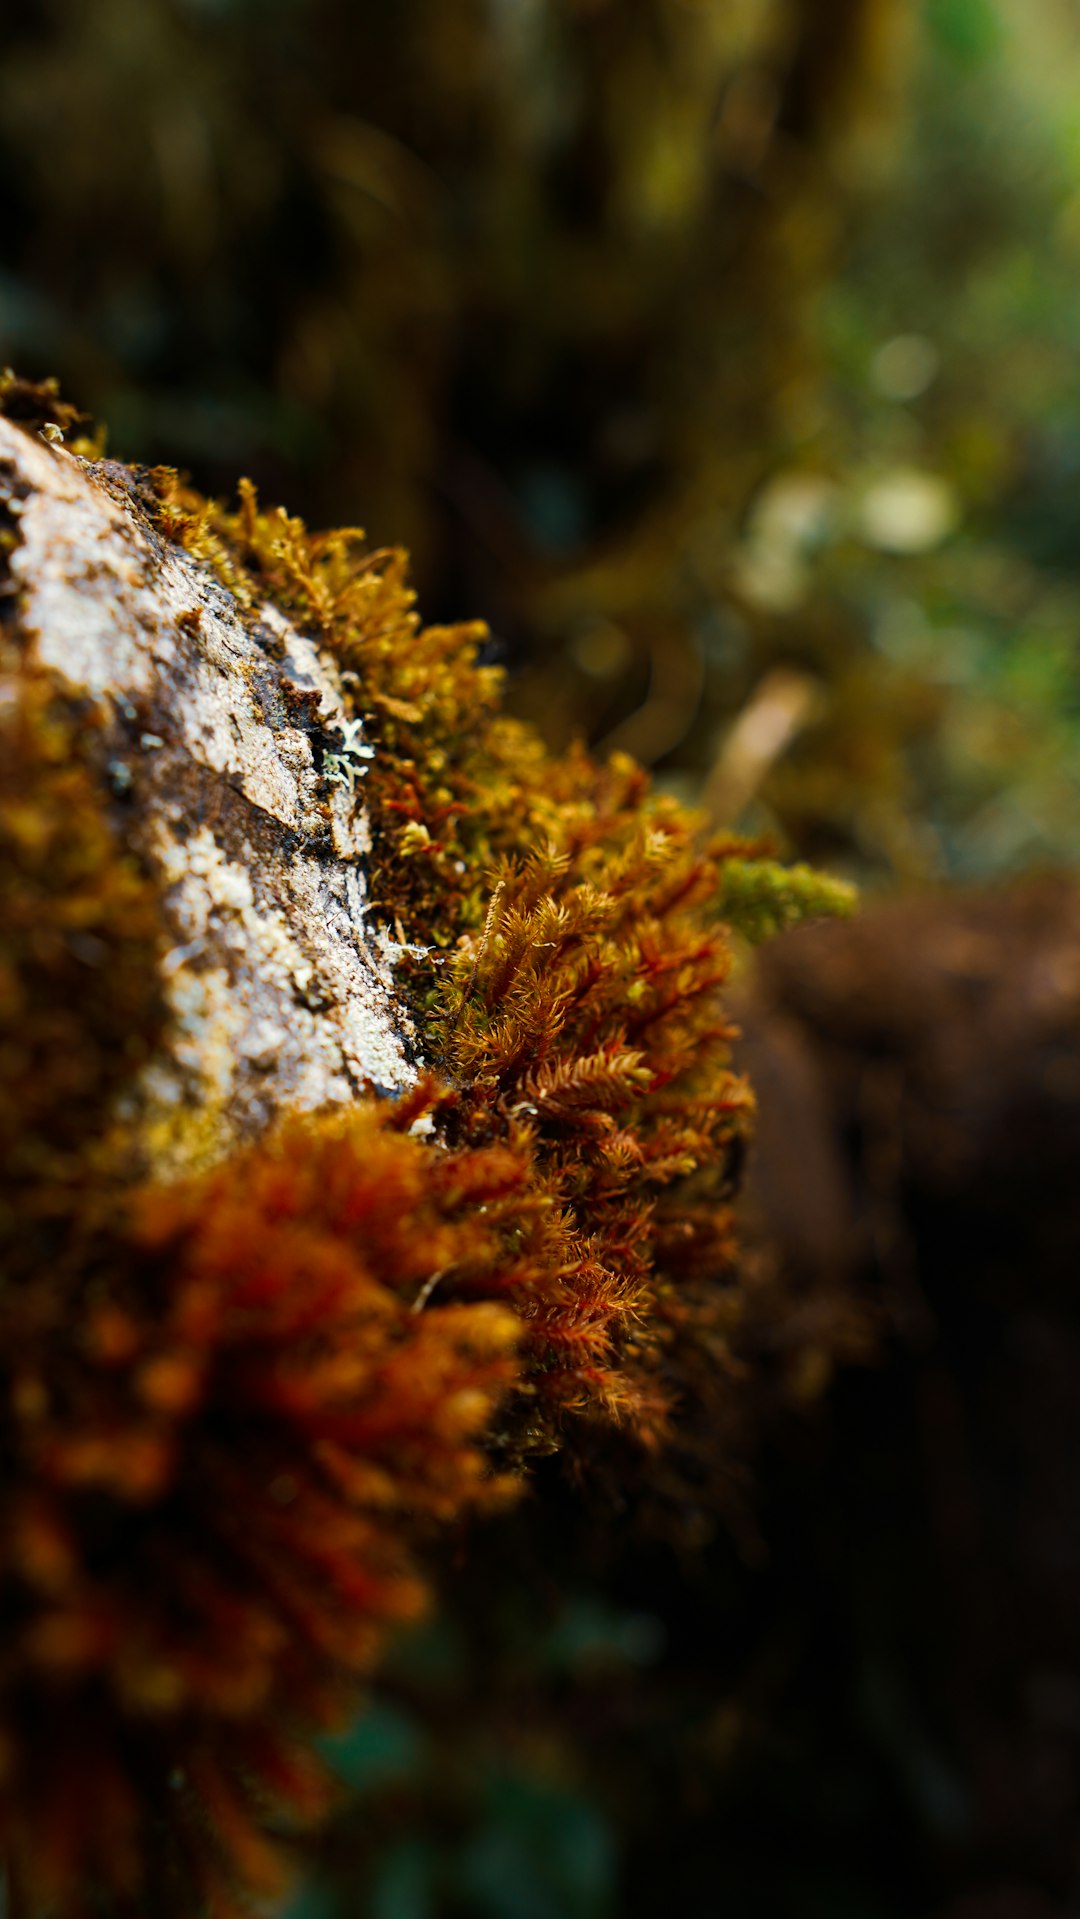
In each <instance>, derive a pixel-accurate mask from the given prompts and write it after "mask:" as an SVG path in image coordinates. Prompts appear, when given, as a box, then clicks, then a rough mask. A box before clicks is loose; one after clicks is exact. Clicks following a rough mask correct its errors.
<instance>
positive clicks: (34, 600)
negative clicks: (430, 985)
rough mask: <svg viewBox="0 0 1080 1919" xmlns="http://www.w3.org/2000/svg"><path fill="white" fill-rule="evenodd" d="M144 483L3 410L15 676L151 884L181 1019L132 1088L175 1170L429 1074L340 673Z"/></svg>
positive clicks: (0, 474)
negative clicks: (162, 513) (92, 767)
mask: <svg viewBox="0 0 1080 1919" xmlns="http://www.w3.org/2000/svg"><path fill="white" fill-rule="evenodd" d="M140 478H141V476H140V475H139V473H138V471H137V470H135V469H131V468H128V467H124V466H122V465H119V464H118V463H116V462H113V461H108V460H99V461H93V462H90V461H87V460H84V459H81V458H79V457H78V456H76V455H74V454H72V453H70V452H68V451H67V450H66V449H65V448H64V447H63V446H60V445H54V444H49V443H48V442H47V441H46V440H45V439H44V438H42V437H40V436H38V435H37V434H36V433H32V432H28V431H24V430H23V429H22V428H20V427H18V426H15V425H13V424H12V423H11V422H9V421H7V420H4V419H2V418H0V515H2V516H3V519H4V520H5V521H6V524H7V528H8V533H9V539H8V542H7V544H8V547H9V553H8V557H7V568H8V574H9V579H8V594H9V606H11V607H13V609H14V625H13V628H12V626H11V624H10V623H9V626H8V631H9V633H11V632H12V631H13V634H14V640H15V647H14V650H13V651H12V650H11V649H10V648H9V653H8V658H9V663H11V662H17V669H16V670H17V671H18V672H24V671H26V670H27V669H31V670H33V669H35V668H37V669H44V670H45V671H46V672H47V673H48V674H49V676H50V677H51V678H52V680H53V681H54V682H55V683H56V685H57V687H58V688H59V690H60V691H61V692H62V693H63V694H64V695H65V696H66V697H67V698H70V699H71V700H73V701H75V702H77V703H78V706H79V709H80V711H81V712H84V713H86V714H87V715H88V716H89V717H90V719H91V721H92V724H93V727H94V730H95V741H94V758H95V762H96V761H97V760H98V757H99V754H100V764H101V767H102V770H103V776H104V779H105V781H106V784H107V787H108V788H109V789H110V790H111V799H110V807H111V811H112V815H113V817H114V819H115V821H116V823H117V825H118V828H119V832H120V836H121V839H122V842H123V844H124V845H125V846H126V847H127V848H128V849H129V850H130V851H131V852H132V853H133V854H134V855H135V856H136V857H137V858H138V859H139V860H141V861H142V862H143V863H144V864H145V865H147V866H148V867H149V868H150V869H151V870H152V871H153V872H154V873H155V874H156V876H157V877H158V879H159V881H160V886H161V898H162V912H163V916H164V922H165V925H166V928H167V942H166V947H165V950H164V952H163V955H162V961H161V969H162V978H163V985H164V990H165V993H166V996H167V1000H168V1003H169V1005H170V1007H171V1010H172V1014H173V1019H172V1021H171V1022H170V1028H169V1033H168V1037H167V1039H166V1041H165V1042H164V1044H163V1050H162V1051H161V1054H160V1056H159V1057H157V1058H155V1059H154V1060H153V1061H152V1062H151V1064H150V1066H149V1068H148V1069H147V1070H145V1071H144V1072H143V1074H142V1075H141V1078H140V1080H139V1082H138V1085H137V1088H136V1089H135V1091H134V1093H133V1095H132V1098H133V1100H134V1103H135V1108H136V1111H137V1114H138V1118H139V1130H140V1133H141V1134H142V1136H143V1137H144V1138H145V1140H146V1141H147V1145H148V1149H149V1157H150V1160H151V1163H152V1165H153V1166H154V1169H155V1170H157V1171H163V1170H168V1171H176V1170H178V1169H179V1168H182V1167H183V1166H184V1165H185V1164H187V1163H190V1162H191V1160H192V1158H193V1157H194V1158H196V1159H201V1158H205V1157H208V1156H213V1155H215V1154H217V1153H219V1152H221V1151H224V1150H226V1149H227V1148H229V1147H230V1146H232V1145H235V1144H237V1143H238V1142H239V1141H241V1140H242V1139H244V1138H247V1137H251V1136H253V1135H254V1134H257V1133H258V1132H260V1131H261V1130H262V1129H263V1128H264V1127H265V1126H266V1125H267V1123H268V1122H269V1121H271V1120H272V1119H273V1118H274V1116H275V1114H276V1113H277V1112H279V1111H280V1110H282V1109H284V1108H286V1107H287V1108H289V1109H290V1110H292V1111H297V1110H305V1109H306V1110H310V1109H313V1108H324V1107H329V1106H333V1105H335V1104H340V1103H343V1102H345V1101H347V1100H349V1099H351V1098H352V1097H353V1096H354V1095H355V1093H356V1092H357V1091H358V1090H360V1089H361V1088H363V1087H364V1085H365V1084H374V1085H375V1086H376V1087H377V1088H378V1089H380V1090H386V1091H398V1090H401V1089H403V1088H404V1087H405V1086H407V1085H408V1084H410V1083H411V1082H412V1081H413V1080H414V1079H415V1075H416V1068H415V1065H414V1064H413V1063H412V1058H411V1050H412V1045H413V1040H414V1035H413V1033H412V1030H411V1027H410V1024H409V1020H408V1017H407V1015H406V1014H405V1012H404V1010H403V1008H402V1006H401V1004H400V1002H399V1000H398V998H397V997H396V995H395V991H394V984H393V964H394V961H395V958H396V957H397V956H398V955H399V954H400V952H401V950H402V948H401V947H400V946H398V945H396V944H395V942H394V941H393V940H391V939H389V938H388V937H387V935H386V933H385V931H383V930H381V929H376V928H375V927H374V926H373V925H372V923H371V919H370V915H369V912H368V907H367V897H366V882H365V868H364V857H365V853H366V852H367V850H368V848H369V845H370V834H369V822H368V815H367V811H366V809H365V806H364V803H363V775H364V772H365V770H366V765H367V762H368V760H369V759H370V757H371V755H372V748H371V747H370V746H369V745H368V744H367V743H366V742H365V740H364V735H363V727H362V724H361V723H360V722H358V721H356V720H353V719H350V718H349V717H348V715H347V712H346V707H345V703H344V701H343V697H342V690H341V684H340V680H339V678H338V675H337V671H336V669H335V666H334V664H333V662H332V660H330V659H329V658H328V656H327V655H325V654H323V653H320V652H319V651H318V650H317V649H316V647H315V646H314V645H313V644H312V642H311V641H310V640H309V639H308V638H307V637H306V636H305V635H304V634H302V633H300V632H298V631H297V629H296V628H295V627H294V626H293V625H291V624H290V623H289V621H288V620H287V619H285V618H284V617H283V615H282V614H281V613H280V612H279V611H278V610H277V608H276V607H274V606H272V605H270V604H266V605H264V606H263V607H261V608H260V609H259V610H258V614H257V617H255V618H254V619H253V618H252V616H251V615H250V613H248V614H242V611H241V609H240V607H239V606H238V604H237V602H236V601H235V600H234V598H233V597H232V596H231V595H230V594H229V592H228V591H227V590H226V589H225V588H224V587H223V586H222V585H221V584H220V582H219V581H218V580H217V579H216V577H215V576H214V574H213V573H212V572H211V571H210V569H209V568H208V567H206V566H205V565H202V564H200V563H199V562H197V561H195V560H193V559H192V558H191V557H190V556H189V555H188V554H186V553H185V552H183V551H182V550H181V549H180V548H179V547H177V546H175V545H173V544H171V543H170V542H168V541H166V540H163V539H162V538H161V536H160V535H159V534H158V532H157V531H156V530H155V528H154V525H153V523H152V519H151V516H150V514H149V512H148V510H147V507H146V505H145V504H144V503H143V501H141V500H140V498H139V488H140ZM0 677H3V678H6V679H7V681H8V684H7V686H6V687H3V686H0V697H3V698H7V699H10V698H12V697H13V695H14V693H15V691H16V688H15V686H14V683H13V674H12V672H11V671H6V672H4V673H2V674H0ZM193 1109H194V1110H195V1112H196V1113H197V1115H198V1124H197V1125H194V1126H193V1124H192V1112H193Z"/></svg>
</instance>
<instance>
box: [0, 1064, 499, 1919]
mask: <svg viewBox="0 0 1080 1919" xmlns="http://www.w3.org/2000/svg"><path fill="white" fill-rule="evenodd" d="M418 1103H419V1100H418V1101H417V1102H414V1108H413V1110H415V1105H416V1104H418ZM403 1118H404V1119H407V1118H408V1113H406V1114H405V1115H399V1116H398V1123H397V1125H395V1117H394V1116H393V1115H389V1114H387V1112H386V1111H385V1110H383V1111H382V1112H377V1111H375V1110H373V1109H372V1108H371V1107H364V1106H360V1107H358V1108H357V1109H356V1110H355V1111H354V1112H353V1113H352V1114H350V1115H349V1116H348V1117H347V1118H345V1119H341V1120H338V1121H335V1122H332V1123H331V1122H321V1123H318V1122H308V1123H307V1124H304V1125H301V1124H298V1123H295V1124H293V1125H291V1126H288V1127H286V1128H285V1129H284V1130H283V1131H282V1132H281V1133H280V1134H279V1135H277V1136H276V1137H274V1138H272V1139H269V1140H267V1141H266V1142H265V1143H264V1144H262V1145H260V1146H259V1147H258V1148H255V1149H253V1150H251V1151H249V1152H247V1153H245V1154H243V1155H242V1156H240V1157H239V1158H237V1159H235V1160H234V1161H232V1162H230V1163H229V1164H228V1165H226V1166H223V1167H221V1168H219V1169H218V1170H217V1171H216V1172H213V1173H211V1174H209V1175H206V1176H203V1177H202V1178H199V1179H196V1180H192V1181H190V1182H187V1183H185V1184H178V1185H174V1186H172V1187H168V1188H156V1189H144V1190H140V1191H136V1192H134V1193H132V1194H131V1195H130V1196H129V1198H128V1199H127V1201H126V1202H125V1204H124V1206H123V1209H122V1212H121V1214H120V1215H119V1216H118V1217H117V1219H116V1221H115V1222H114V1223H113V1225H112V1226H111V1227H110V1228H109V1229H108V1230H103V1229H100V1228H99V1229H98V1230H97V1231H96V1232H95V1233H93V1234H92V1235H87V1237H86V1239H85V1243H84V1245H83V1249H82V1250H83V1259H82V1273H81V1277H80V1280H79V1283H78V1284H77V1285H74V1286H70V1287H68V1288H67V1289H66V1292H63V1293H62V1292H60V1291H59V1290H58V1288H57V1286H56V1284H55V1282H54V1276H53V1275H52V1274H51V1273H50V1272H48V1271H43V1272H41V1273H40V1275H39V1277H38V1279H37V1281H36V1282H29V1283H27V1284H25V1285H23V1286H22V1287H19V1288H18V1289H14V1290H12V1289H8V1290H6V1291H5V1292H4V1293H3V1295H2V1296H0V1320H2V1322H3V1337H2V1341H0V1352H2V1354H3V1359H2V1360H0V1372H2V1374H3V1376H4V1378H3V1392H2V1397H0V1406H2V1408H3V1411H2V1415H0V1417H2V1425H3V1448H4V1453H5V1457H6V1458H7V1460H8V1470H7V1473H6V1475H5V1483H4V1488H3V1494H2V1507H3V1527H2V1538H3V1542H4V1543H3V1548H2V1553H0V1568H2V1572H0V1594H2V1600H0V1604H2V1611H3V1618H4V1629H5V1631H4V1641H5V1661H4V1669H3V1673H2V1675H0V1839H2V1843H3V1846H4V1849H5V1851H6V1853H7V1857H8V1859H9V1864H10V1867H11V1870H12V1871H13V1874H14V1878H15V1882H16V1885H17V1886H18V1888H19V1891H20V1896H21V1897H22V1898H23V1899H25V1901H26V1903H27V1905H28V1906H29V1908H30V1910H33V1911H37V1910H39V1909H41V1910H51V1909H54V1908H55V1909H56V1910H59V1911H61V1912H63V1913H65V1914H67V1913H72V1914H75V1913H80V1912H82V1911H84V1910H90V1909H91V1908H93V1906H94V1900H95V1899H96V1898H98V1897H99V1895H100V1893H101V1892H102V1890H106V1891H108V1892H109V1893H110V1894H111V1895H112V1896H113V1898H114V1900H115V1901H118V1902H119V1904H118V1908H117V1909H120V1910H127V1909H128V1905H127V1903H126V1902H128V1901H130V1902H131V1906H130V1909H131V1910H132V1911H135V1910H138V1911H140V1912H142V1911H146V1910H153V1911H155V1912H156V1911H175V1912H176V1913H178V1914H189V1913H191V1912H194V1911H202V1910H212V1911H213V1912H214V1913H215V1914H225V1913H229V1912H232V1911H234V1910H237V1911H239V1910H241V1909H243V1906H244V1900H245V1895H246V1894H248V1893H251V1892H258V1893H267V1892H270V1891H272V1890H276V1889H278V1888H279V1887H280V1883H281V1879H282V1870H283V1865H284V1859H283V1857H282V1855H281V1853H280V1849H279V1847H278V1846H277V1845H276V1844H275V1843H274V1842H273V1838H272V1835H273V1831H274V1829H275V1827H278V1828H281V1827H282V1825H285V1826H287V1825H288V1824H289V1823H295V1822H296V1821H297V1819H301V1820H303V1819H307V1818H309V1817H311V1816H313V1815H314V1814H315V1813H316V1812H318V1811H319V1810H320V1809H321V1808H322V1807H323V1805H324V1803H325V1801H326V1797H327V1789H326V1783H325V1781H324V1780H323V1779H322V1778H321V1777H320V1774H319V1771H318V1768H317V1767H316V1766H315V1765H314V1763H313V1761H312V1759H311V1757H310V1742H311V1738H312V1735H313V1733H314V1732H316V1731H318V1730H320V1729H326V1728H328V1727H330V1726H332V1725H337V1724H339V1723H340V1722H341V1721H342V1719H343V1717H344V1715H345V1714H346V1713H347V1712H348V1710H349V1708H350V1705H352V1704H353V1687H352V1686H351V1685H350V1683H349V1681H350V1679H355V1676H356V1675H357V1674H361V1673H363V1672H364V1671H365V1670H366V1669H367V1667H368V1666H369V1664H370V1661H371V1658H372V1656H373V1653H374V1651H375V1649H376V1647H377V1644H378V1641H379V1638H380V1636H381V1634H382V1632H383V1631H384V1630H385V1628H386V1626H387V1625H389V1624H391V1623H393V1622H396V1621H400V1620H404V1619H408V1618H411V1617H413V1616H415V1614H416V1613H417V1611H418V1610H420V1609H422V1608H423V1607H424V1606H425V1604H426V1603H427V1592H426V1588H425V1585H424V1582H423V1579H422V1577H421V1575H420V1573H419V1570H418V1565H417V1560H416V1551H415V1546H416V1540H417V1536H418V1533H421V1532H422V1531H423V1529H424V1527H425V1526H426V1525H428V1524H429V1523H431V1522H433V1521H439V1522H446V1521H447V1520H450V1519H453V1518H455V1517H457V1515H458V1514H460V1513H461V1511H462V1510H464V1509H465V1508H466V1507H475V1506H476V1505H477V1504H478V1503H484V1504H489V1503H490V1502H491V1501H492V1500H493V1499H497V1498H499V1497H501V1496H503V1495H504V1494H505V1492H506V1491H507V1482H506V1481H503V1480H499V1479H497V1478H492V1477H491V1476H490V1472H489V1469H488V1467H487V1465H486V1463H485V1460H484V1456H483V1454H482V1452H481V1451H480V1450H479V1446H478V1440H479V1439H480V1437H481V1436H482V1434H483V1432H484V1429H485V1427H486V1426H487V1424H488V1423H489V1421H490V1419H491V1416H492V1412H493V1410H494V1408H495V1406H496V1404H497V1403H498V1401H499V1400H500V1398H501V1397H502V1395H503V1394H504V1392H505V1390H506V1388H507V1386H508V1385H509V1383H510V1381H511V1380H512V1378H513V1376H514V1371H515V1364H514V1360H513V1348H514V1345H515V1342H516V1339H517V1332H518V1321H517V1319H516V1317H515V1315H514V1314H513V1313H511V1312H510V1311H509V1310H507V1309H506V1308H504V1307H500V1306H497V1305H495V1304H492V1303H487V1302H478V1303H474V1304H471V1305H470V1304H463V1303H455V1302H448V1301H446V1300H443V1299H441V1298H440V1296H439V1293H438V1286H437V1281H438V1278H439V1276H440V1275H441V1274H442V1273H445V1272H450V1271H454V1270H457V1271H460V1272H461V1273H462V1274H463V1276H464V1278H465V1280H466V1282H467V1283H469V1284H472V1285H475V1286H476V1287H477V1289H478V1290H483V1275H484V1274H486V1273H489V1272H490V1271H492V1270H498V1269H499V1268H500V1266H501V1262H502V1260H503V1257H504V1255H503V1251H502V1247H501V1244H500V1236H499V1233H498V1231H497V1229H496V1227H495V1226H493V1225H491V1224H489V1223H488V1221H487V1219H486V1218H485V1211H486V1209H488V1208H490V1209H491V1213H492V1218H493V1219H497V1218H498V1216H499V1209H500V1207H501V1206H502V1205H503V1203H504V1202H505V1200H506V1198H507V1196H508V1194H510V1193H512V1192H514V1191H515V1190H516V1189H517V1188H518V1187H519V1186H520V1184H521V1181H522V1167H521V1164H520V1163H519V1162H518V1161H517V1160H516V1159H515V1157H514V1155H513V1154H511V1153H508V1152H506V1151H503V1150H499V1149H494V1150H490V1151H487V1152H481V1153H470V1152H461V1153H446V1152H442V1151H439V1150H436V1149H433V1148H431V1147H429V1146H426V1145H424V1144H422V1143H420V1142H419V1141H417V1140H415V1139H411V1138H409V1137H408V1136H407V1135H406V1134H404V1133H403V1132H402V1131H401V1130H400V1124H401V1121H402V1119H403ZM58 1745H59V1747H60V1748H61V1751H60V1752H59V1755H58V1750H57V1748H58ZM268 1831H269V1833H270V1835H271V1837H269V1838H268V1836H267V1833H268ZM139 1901H144V1902H146V1901H148V1903H139Z"/></svg>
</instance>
